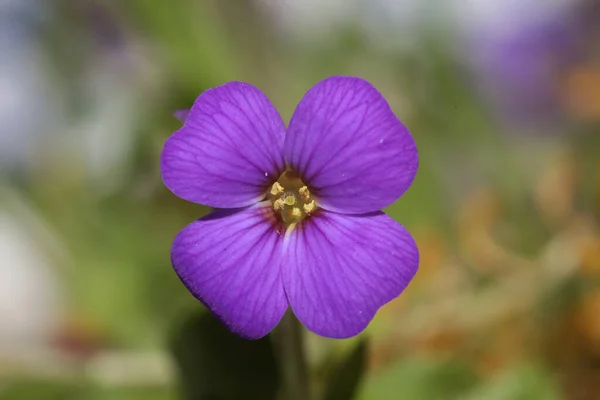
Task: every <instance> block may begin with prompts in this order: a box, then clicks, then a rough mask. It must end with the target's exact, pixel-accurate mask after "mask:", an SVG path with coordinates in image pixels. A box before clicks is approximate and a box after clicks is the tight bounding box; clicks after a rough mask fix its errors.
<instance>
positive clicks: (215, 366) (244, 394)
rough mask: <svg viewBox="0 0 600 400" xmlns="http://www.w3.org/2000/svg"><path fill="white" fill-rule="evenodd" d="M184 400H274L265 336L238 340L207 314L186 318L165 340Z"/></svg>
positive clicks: (274, 379) (273, 370) (272, 366)
mask: <svg viewBox="0 0 600 400" xmlns="http://www.w3.org/2000/svg"><path fill="white" fill-rule="evenodd" d="M171 349H172V351H173V355H174V357H175V360H176V363H177V367H178V372H179V381H180V383H181V389H182V393H183V396H184V398H185V399H186V400H237V399H264V400H270V399H274V398H275V393H276V390H277V388H278V387H277V384H278V375H277V367H276V361H275V354H274V352H273V346H272V343H271V338H270V336H267V337H265V338H262V339H259V340H245V339H240V338H239V337H237V336H236V335H234V334H232V333H231V332H229V331H228V330H227V329H226V328H225V327H224V325H223V324H221V322H220V321H218V320H217V319H216V318H215V317H213V316H212V315H211V314H209V313H196V314H193V315H191V316H190V317H189V318H188V319H186V320H185V321H184V323H183V325H182V326H181V328H180V329H179V330H177V331H176V332H175V334H174V335H173V337H172V339H171Z"/></svg>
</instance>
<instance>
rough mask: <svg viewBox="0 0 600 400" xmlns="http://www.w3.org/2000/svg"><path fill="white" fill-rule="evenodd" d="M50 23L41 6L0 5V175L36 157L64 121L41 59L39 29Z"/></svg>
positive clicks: (20, 1)
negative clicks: (41, 141) (36, 151)
mask: <svg viewBox="0 0 600 400" xmlns="http://www.w3.org/2000/svg"><path fill="white" fill-rule="evenodd" d="M48 18H49V13H48V10H47V9H46V8H45V7H43V2H42V1H39V0H38V1H36V0H2V1H0V120H1V121H2V123H1V124H0V169H2V170H4V169H5V168H14V167H15V166H17V165H19V164H22V163H23V162H24V161H25V160H27V159H29V158H30V157H32V156H33V152H34V148H35V146H36V141H37V140H39V139H40V138H42V137H47V136H48V135H50V134H52V132H54V131H55V130H56V128H57V126H58V125H59V122H60V120H61V118H62V110H61V109H62V105H61V101H60V100H61V99H60V96H58V95H57V93H56V91H55V90H53V88H52V87H51V84H50V79H49V76H48V74H47V71H46V60H45V59H44V58H43V56H42V55H41V53H40V49H41V44H40V42H39V40H38V37H37V31H38V28H39V27H40V26H41V25H42V24H43V23H44V22H46V21H47V19H48Z"/></svg>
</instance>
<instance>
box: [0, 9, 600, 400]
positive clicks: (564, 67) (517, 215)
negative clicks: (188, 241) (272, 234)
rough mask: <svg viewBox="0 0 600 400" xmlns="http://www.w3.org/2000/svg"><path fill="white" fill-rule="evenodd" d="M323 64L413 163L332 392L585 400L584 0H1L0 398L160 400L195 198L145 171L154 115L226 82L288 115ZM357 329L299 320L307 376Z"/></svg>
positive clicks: (596, 101)
mask: <svg viewBox="0 0 600 400" xmlns="http://www.w3.org/2000/svg"><path fill="white" fill-rule="evenodd" d="M330 75H356V76H361V77H363V78H365V79H367V80H369V81H370V82H372V83H373V84H374V85H375V86H376V87H377V88H378V89H379V90H380V91H381V92H382V93H383V95H384V96H385V97H386V98H387V99H388V101H389V102H390V104H391V106H392V108H393V110H394V111H395V113H396V114H397V115H398V117H399V118H400V119H401V120H402V121H403V122H404V123H405V124H406V125H407V126H408V127H409V129H410V130H411V132H412V134H413V135H414V137H415V139H416V141H417V144H418V147H419V151H420V160H421V161H420V169H419V173H418V175H417V178H416V181H415V183H414V185H413V187H412V188H411V189H410V190H409V192H408V193H407V194H406V195H405V196H403V197H402V198H401V199H400V200H399V201H398V202H397V203H396V204H394V205H392V206H390V207H389V209H388V210H387V211H388V212H389V214H390V215H391V216H392V217H394V218H395V219H396V220H398V221H400V222H401V223H403V224H404V225H405V226H407V228H408V229H409V230H410V231H411V232H412V233H413V234H414V236H415V238H416V241H417V243H418V246H419V248H420V251H421V257H422V260H421V265H420V270H419V272H418V274H417V276H416V278H415V280H414V281H413V283H412V284H411V286H410V287H409V288H408V289H407V291H406V292H405V293H404V294H403V295H402V296H401V297H400V298H398V299H397V300H395V301H393V302H392V303H390V304H388V305H386V306H385V307H384V308H382V309H381V311H380V312H379V314H378V315H377V317H376V318H375V320H374V321H373V323H372V324H371V325H370V327H369V328H368V330H367V331H366V333H365V334H363V335H362V337H363V338H368V339H369V346H368V351H367V357H366V361H365V362H366V369H365V373H364V375H363V377H362V379H361V381H360V385H359V387H358V391H357V393H356V396H355V398H357V399H364V400H388V399H389V400H395V399H411V400H430V399H468V400H475V399H497V400H503V399H507V400H512V399H519V400H520V399H523V400H528V399H540V400H546V399H548V400H553V399H556V400H558V399H567V400H571V399H573V400H574V399H582V400H587V399H600V226H599V222H600V131H599V129H600V1H597V0H552V1H542V0H539V1H536V0H520V1H517V0H505V1H500V0H498V1H495V0H396V1H394V0H345V1H344V0H327V1H320V0H282V1H276V0H231V1H223V0H221V1H218V0H196V1H192V0H172V1H162V0H128V1H117V0H113V1H111V0H105V1H100V0H98V1H94V0H1V1H0V133H1V136H0V168H1V171H2V175H1V177H0V399H3V400H4V399H93V400H103V399H145V400H146V399H150V400H155V399H156V400H170V399H177V398H179V394H180V390H179V389H178V387H179V384H178V382H179V381H180V379H179V378H178V376H179V373H178V371H179V370H178V368H177V363H176V362H174V357H173V356H172V352H171V349H172V346H171V345H169V343H173V340H174V339H172V338H173V332H174V331H176V329H177V327H178V326H181V323H182V321H183V320H185V318H186V316H187V315H189V314H190V313H193V312H198V310H201V309H202V307H201V305H199V303H197V302H196V301H195V300H193V298H192V297H191V296H190V295H189V293H188V292H187V290H185V289H184V287H183V285H181V284H180V282H179V280H178V278H177V277H176V275H175V273H174V272H173V271H172V269H171V266H170V261H169V250H170V245H171V241H172V239H173V237H174V235H175V234H176V233H177V232H178V231H179V229H181V228H182V227H184V226H185V225H186V224H187V223H189V222H190V221H192V220H194V219H196V218H198V217H200V216H201V215H203V214H205V213H206V212H208V210H207V209H205V208H203V207H202V206H199V205H194V204H190V203H187V202H185V201H183V200H181V199H179V198H177V197H176V196H174V195H173V194H171V193H170V192H169V191H168V190H167V189H166V188H165V187H164V186H163V184H162V181H161V177H160V171H159V168H158V166H159V165H158V164H159V163H158V160H159V154H160V151H161V148H162V144H163V143H164V141H165V139H166V138H167V137H168V136H169V135H170V134H171V133H172V132H173V131H174V130H176V129H177V128H178V127H179V126H180V122H179V121H177V120H176V119H175V118H173V116H172V111H173V110H176V109H181V108H186V107H189V106H190V105H191V104H192V102H193V101H194V99H195V98H196V96H197V95H198V94H199V93H201V92H202V91H203V90H205V89H207V88H210V87H213V86H216V85H219V84H221V83H224V82H226V81H230V80H242V81H247V82H250V83H252V84H254V85H256V86H257V87H259V88H261V89H262V90H263V91H264V92H265V93H266V94H267V95H268V96H269V97H270V99H271V100H272V102H273V103H274V104H275V105H276V107H277V108H278V109H279V110H280V112H281V114H282V115H283V117H284V119H285V120H286V121H288V120H289V117H290V116H291V114H292V112H293V110H294V107H295V105H296V103H297V102H298V100H299V99H300V98H301V96H302V95H303V93H304V92H305V91H306V90H308V89H309V88H310V87H311V86H312V85H313V84H315V83H316V82H317V81H319V80H321V79H323V78H325V77H327V76H330ZM358 340H360V338H358V339H355V340H348V341H332V340H327V339H323V338H319V337H317V336H315V335H311V334H307V337H306V344H307V355H308V360H309V364H310V367H311V371H312V373H313V377H314V379H315V381H316V382H317V384H316V386H317V387H318V385H319V384H318V382H319V381H320V380H322V376H325V375H326V372H323V371H325V370H327V368H328V367H327V366H328V365H331V364H332V363H335V362H336V360H341V359H344V357H346V356H347V355H348V354H351V353H352V352H353V348H354V346H355V345H356V343H357V341H358ZM175 341H176V339H175ZM197 376H198V377H199V378H198V379H200V377H201V376H202V374H201V373H199V374H198V375H197ZM257 379H258V378H257ZM236 382H238V381H236V380H233V381H232V383H231V385H233V386H235V385H236Z"/></svg>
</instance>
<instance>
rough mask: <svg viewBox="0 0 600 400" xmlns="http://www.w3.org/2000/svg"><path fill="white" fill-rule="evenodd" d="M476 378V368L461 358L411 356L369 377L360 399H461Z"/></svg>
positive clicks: (474, 382)
mask: <svg viewBox="0 0 600 400" xmlns="http://www.w3.org/2000/svg"><path fill="white" fill-rule="evenodd" d="M476 382H477V378H476V375H475V372H474V371H473V370H472V368H471V367H470V366H469V365H467V364H465V363H464V362H461V361H460V360H444V359H442V360H438V359H430V358H411V359H407V360H403V361H401V362H399V363H397V364H394V365H393V366H391V367H390V368H389V369H387V370H386V371H382V372H381V373H380V374H378V375H377V376H373V377H372V378H371V379H369V381H368V382H366V384H365V385H364V386H363V389H362V390H361V397H360V399H364V400H398V399H410V400H440V399H444V400H452V399H457V400H458V399H461V400H462V399H463V398H464V395H465V394H466V393H468V391H469V390H470V389H471V388H473V387H474V386H475V384H476Z"/></svg>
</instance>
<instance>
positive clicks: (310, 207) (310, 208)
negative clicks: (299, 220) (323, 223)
mask: <svg viewBox="0 0 600 400" xmlns="http://www.w3.org/2000/svg"><path fill="white" fill-rule="evenodd" d="M302 208H304V212H305V213H307V214H310V213H312V212H313V211H315V209H316V208H317V205H316V204H315V201H314V200H313V201H311V202H310V203H307V204H305V205H304V206H303V207H302Z"/></svg>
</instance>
